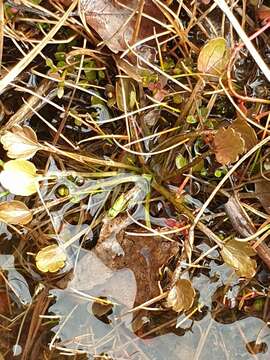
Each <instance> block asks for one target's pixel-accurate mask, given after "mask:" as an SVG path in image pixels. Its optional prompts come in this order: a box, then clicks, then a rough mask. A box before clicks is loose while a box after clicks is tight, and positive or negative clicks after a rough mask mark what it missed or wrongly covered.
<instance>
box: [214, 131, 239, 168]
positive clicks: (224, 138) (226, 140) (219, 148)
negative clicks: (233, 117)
mask: <svg viewBox="0 0 270 360" xmlns="http://www.w3.org/2000/svg"><path fill="white" fill-rule="evenodd" d="M213 143H214V152H215V155H216V159H217V161H218V162H219V163H220V164H222V165H228V164H230V163H233V162H235V161H237V160H238V157H239V155H240V154H242V153H243V152H244V150H245V142H244V140H243V138H242V137H241V135H240V134H239V133H238V132H236V131H235V130H234V129H232V128H227V129H226V128H220V129H218V131H217V132H216V134H215V136H214V141H213Z"/></svg>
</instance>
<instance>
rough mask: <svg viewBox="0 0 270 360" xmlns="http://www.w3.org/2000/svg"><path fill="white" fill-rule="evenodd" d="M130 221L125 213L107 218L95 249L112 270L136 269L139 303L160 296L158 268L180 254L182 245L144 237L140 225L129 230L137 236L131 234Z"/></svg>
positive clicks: (153, 237) (136, 302)
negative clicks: (128, 227) (113, 217)
mask: <svg viewBox="0 0 270 360" xmlns="http://www.w3.org/2000/svg"><path fill="white" fill-rule="evenodd" d="M129 224H130V219H129V218H127V217H126V216H124V215H123V216H119V215H118V216H117V217H116V218H115V219H113V220H108V219H107V220H106V221H105V222H104V225H103V227H102V229H101V231H100V236H99V240H98V243H97V245H96V247H95V249H94V252H95V254H96V255H97V256H98V257H99V259H101V260H102V261H103V263H104V264H105V265H106V266H108V267H109V268H110V269H122V268H128V269H130V270H132V271H133V273H134V276H135V278H136V282H137V295H136V300H135V304H134V305H140V304H142V303H144V302H146V301H147V300H150V299H151V298H153V297H155V296H157V295H159V293H160V291H159V287H158V281H159V277H160V275H159V269H160V268H161V267H162V266H163V265H164V264H166V263H167V262H168V260H169V259H170V258H171V257H172V256H174V255H176V254H177V252H178V251H179V245H178V243H176V242H173V241H169V240H166V239H163V238H161V237H160V236H144V233H143V232H142V230H141V228H139V227H138V226H134V225H132V227H131V228H130V231H132V232H137V233H138V236H133V235H128V234H126V232H125V228H126V227H127V226H128V225H129Z"/></svg>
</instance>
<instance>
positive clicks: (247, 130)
mask: <svg viewBox="0 0 270 360" xmlns="http://www.w3.org/2000/svg"><path fill="white" fill-rule="evenodd" d="M230 128H232V129H234V130H235V131H236V132H238V133H239V134H240V135H241V138H242V139H243V140H244V142H245V151H248V150H250V149H252V148H253V146H255V145H256V144H257V142H258V139H257V135H256V132H255V130H254V129H253V128H252V127H251V126H250V125H249V124H248V122H247V121H246V120H245V119H244V118H242V117H240V116H239V117H238V118H237V119H236V120H234V122H233V123H232V125H231V126H230Z"/></svg>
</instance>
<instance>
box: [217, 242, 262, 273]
mask: <svg viewBox="0 0 270 360" xmlns="http://www.w3.org/2000/svg"><path fill="white" fill-rule="evenodd" d="M220 253H221V256H222V258H223V260H224V262H225V263H226V264H227V265H229V266H231V267H232V268H233V269H234V270H235V272H236V274H237V275H238V276H241V277H245V278H252V277H253V276H254V275H255V273H256V267H257V263H256V261H255V260H253V259H251V258H250V256H254V255H255V254H256V253H255V251H254V250H253V249H252V247H251V246H250V245H249V244H248V243H247V242H240V241H236V240H229V241H228V242H226V244H224V246H223V248H222V250H221V252H220Z"/></svg>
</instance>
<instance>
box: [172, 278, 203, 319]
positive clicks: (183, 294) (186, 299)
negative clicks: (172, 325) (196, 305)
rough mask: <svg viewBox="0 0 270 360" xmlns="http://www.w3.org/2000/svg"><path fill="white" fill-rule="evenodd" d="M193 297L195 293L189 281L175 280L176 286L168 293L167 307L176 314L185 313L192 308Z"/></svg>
mask: <svg viewBox="0 0 270 360" xmlns="http://www.w3.org/2000/svg"><path fill="white" fill-rule="evenodd" d="M195 296H196V292H195V290H194V289H193V287H192V283H191V282H190V281H189V280H186V279H180V280H177V282H176V284H175V285H174V286H173V287H172V289H171V290H170V291H169V294H168V297H167V306H168V307H171V308H172V309H173V310H174V311H176V312H180V311H187V310H189V309H190V308H191V307H192V305H193V302H194V299H195Z"/></svg>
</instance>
